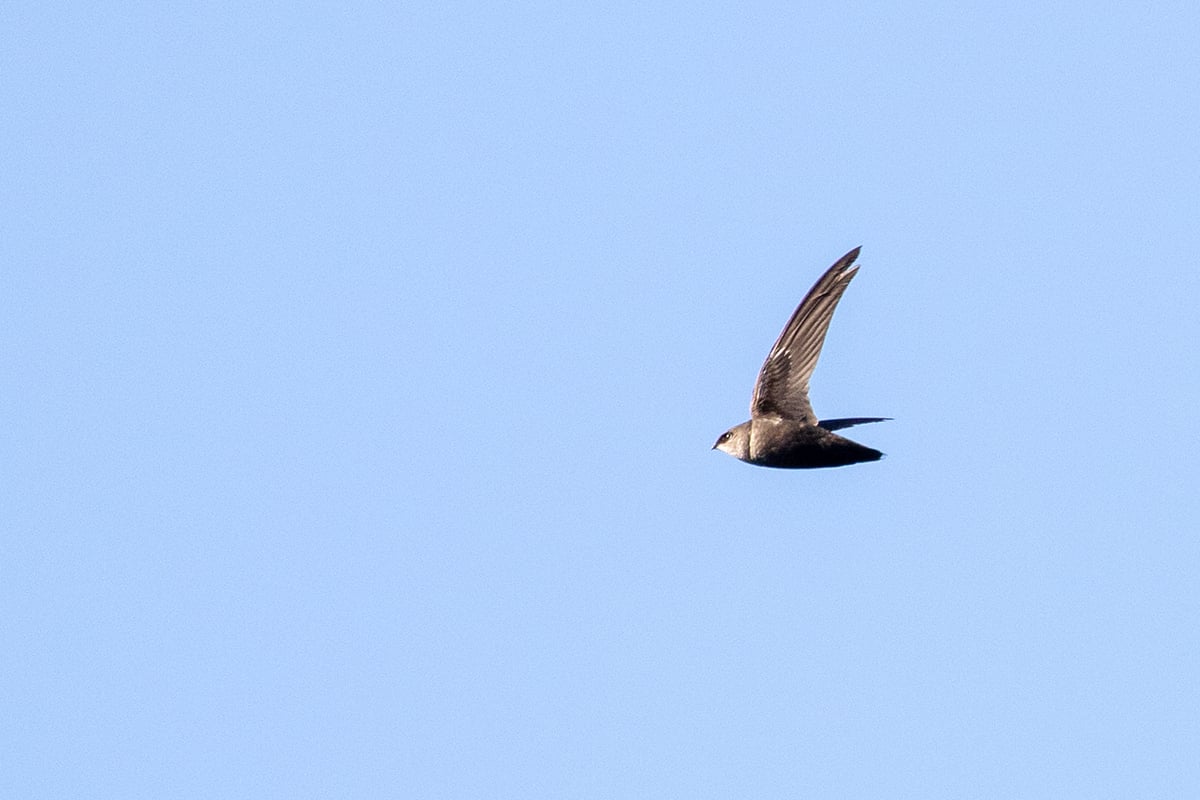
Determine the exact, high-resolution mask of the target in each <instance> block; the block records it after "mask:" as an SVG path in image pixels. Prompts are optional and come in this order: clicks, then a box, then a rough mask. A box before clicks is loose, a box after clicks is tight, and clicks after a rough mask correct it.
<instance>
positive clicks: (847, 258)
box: [834, 244, 862, 270]
mask: <svg viewBox="0 0 1200 800" xmlns="http://www.w3.org/2000/svg"><path fill="white" fill-rule="evenodd" d="M860 252H862V245H861V244H860V245H859V246H858V247H856V248H854V249H853V250H851V251H850V252H849V253H846V255H844V256H842V257H841V258H839V259H838V260H837V263H836V264H834V266H835V267H838V268H839V269H843V270H844V269H847V268H849V266H850V265H851V264H853V263H854V262H855V261H856V260H858V254H859V253H860Z"/></svg>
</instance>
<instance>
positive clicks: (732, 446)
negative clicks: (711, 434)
mask: <svg viewBox="0 0 1200 800" xmlns="http://www.w3.org/2000/svg"><path fill="white" fill-rule="evenodd" d="M713 449H714V450H720V451H721V452H724V453H729V455H731V456H733V457H734V458H740V459H741V460H742V461H745V460H746V459H747V458H749V457H750V423H749V422H743V423H742V424H741V425H735V426H734V427H732V428H730V429H729V430H727V431H725V432H724V433H722V434H721V435H720V436H719V437H718V438H717V443H716V444H714V445H713Z"/></svg>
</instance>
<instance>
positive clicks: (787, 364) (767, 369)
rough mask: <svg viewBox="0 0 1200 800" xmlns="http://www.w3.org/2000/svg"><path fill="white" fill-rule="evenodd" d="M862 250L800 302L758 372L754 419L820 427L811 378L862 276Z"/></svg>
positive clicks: (845, 259) (827, 274) (752, 403)
mask: <svg viewBox="0 0 1200 800" xmlns="http://www.w3.org/2000/svg"><path fill="white" fill-rule="evenodd" d="M860 249H861V248H858V247H856V248H854V249H853V250H851V251H850V252H849V253H846V255H844V256H842V257H841V258H840V259H838V261H837V263H836V264H834V265H833V266H832V267H830V268H829V269H828V270H826V272H825V274H824V275H822V276H821V278H820V280H818V281H817V282H816V284H814V285H813V287H812V288H811V289H809V290H808V294H807V295H805V296H804V299H803V300H802V301H800V305H799V306H798V307H797V308H796V311H795V313H793V314H792V318H791V319H789V320H788V323H787V325H785V326H784V328H783V333H781V334H779V339H778V340H777V341H776V342H775V346H774V347H772V348H771V352H770V354H769V355H767V360H766V361H765V362H763V365H762V369H761V370H760V371H759V373H758V382H757V383H755V384H754V397H753V398H752V399H751V401H750V416H751V417H761V416H780V417H783V418H785V419H793V420H797V421H800V422H807V423H809V424H810V425H815V424H817V418H816V415H815V414H813V410H812V406H811V405H810V404H809V402H808V379H809V378H810V377H812V373H813V370H814V369H815V368H816V366H817V359H818V358H820V357H821V346H822V345H824V344H825V333H826V332H827V331H828V330H829V321H830V320H831V319H833V311H834V309H836V308H837V304H838V301H839V300H841V299H842V294H843V293H844V292H845V291H846V287H847V286H849V285H850V281H851V279H853V278H854V275H855V273H856V272H858V267H854V266H851V265H852V264H854V260H855V259H856V258H858V251H859V250H860Z"/></svg>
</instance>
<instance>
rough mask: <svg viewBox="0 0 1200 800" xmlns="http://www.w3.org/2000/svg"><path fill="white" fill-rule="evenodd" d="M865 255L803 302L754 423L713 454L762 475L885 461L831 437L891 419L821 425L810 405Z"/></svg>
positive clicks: (754, 401)
mask: <svg viewBox="0 0 1200 800" xmlns="http://www.w3.org/2000/svg"><path fill="white" fill-rule="evenodd" d="M861 249H862V248H861V247H856V248H854V249H853V250H851V251H850V252H849V253H846V255H844V256H842V257H841V258H839V259H838V260H837V261H836V262H835V263H834V264H833V266H831V267H830V268H829V269H828V270H826V271H825V274H824V275H822V276H821V277H820V279H818V280H817V282H816V283H815V284H813V287H812V288H811V289H809V291H808V294H807V295H805V296H804V299H803V300H801V301H800V305H799V306H797V307H796V310H795V312H794V313H793V314H792V317H791V319H789V320H788V322H787V325H784V326H783V332H782V333H780V334H779V339H778V340H776V342H775V346H774V347H772V348H771V352H770V353H769V354H768V355H767V360H766V361H765V362H763V365H762V369H761V370H760V371H759V373H758V380H757V381H756V382H755V384H754V395H753V397H752V398H751V400H750V419H748V420H747V421H745V422H743V423H741V424H740V425H735V426H733V427H732V428H730V429H729V430H727V431H725V432H724V433H722V434H721V436H720V437H719V438H718V439H717V442H716V444H714V445H713V449H714V450H720V451H722V452H724V453H728V454H729V455H731V456H733V457H734V458H737V459H740V460H742V461H745V462H747V463H749V464H755V465H757V466H760V467H778V468H781V469H813V468H817V467H844V466H847V465H849V464H859V463H862V462H867V461H878V460H879V459H881V458H883V453H881V452H879V451H878V450H875V449H873V448H871V447H866V446H864V445H861V444H859V443H858V442H853V441H851V440H849V439H846V438H845V437H842V436H838V435H837V434H836V433H834V431H837V430H841V429H843V428H849V427H852V426H854V425H862V424H864V423H868V422H886V421H888V420H890V419H891V417H846V418H843V419H827V420H818V419H817V416H816V414H814V413H813V409H812V404H811V403H809V401H808V380H809V378H810V377H812V373H813V369H814V368H816V366H817V359H818V358H820V357H821V346H822V345H823V344H824V343H825V333H826V332H827V331H828V330H829V321H830V320H831V319H833V312H834V309H836V308H837V304H838V301H839V300H841V299H842V294H843V293H844V292H845V291H846V287H847V286H849V285H850V281H851V280H852V279H853V278H854V276H855V275H856V274H857V273H858V267H857V266H855V265H854V262H855V260H857V259H858V254H859V251H860V250H861Z"/></svg>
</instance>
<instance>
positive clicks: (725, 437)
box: [721, 433, 729, 442]
mask: <svg viewBox="0 0 1200 800" xmlns="http://www.w3.org/2000/svg"><path fill="white" fill-rule="evenodd" d="M721 441H722V442H728V441H729V434H728V433H722V434H721Z"/></svg>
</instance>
